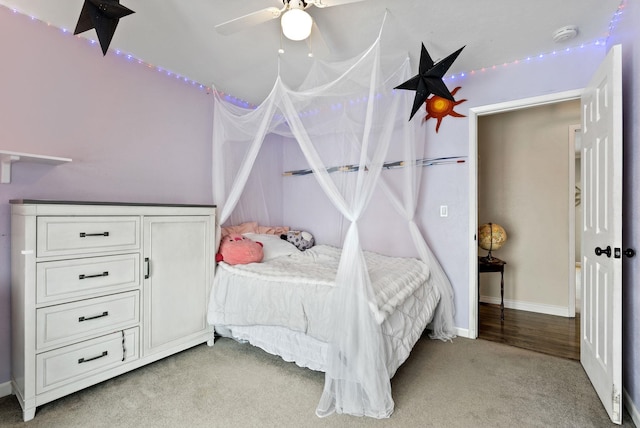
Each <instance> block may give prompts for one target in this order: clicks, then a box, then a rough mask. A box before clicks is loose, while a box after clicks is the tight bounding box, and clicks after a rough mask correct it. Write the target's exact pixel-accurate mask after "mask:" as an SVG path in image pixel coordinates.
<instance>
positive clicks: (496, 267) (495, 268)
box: [478, 257, 507, 321]
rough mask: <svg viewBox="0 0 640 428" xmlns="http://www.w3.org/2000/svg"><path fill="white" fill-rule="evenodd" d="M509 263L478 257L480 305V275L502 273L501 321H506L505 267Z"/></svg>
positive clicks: (492, 258)
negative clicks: (483, 273)
mask: <svg viewBox="0 0 640 428" xmlns="http://www.w3.org/2000/svg"><path fill="white" fill-rule="evenodd" d="M506 264H507V262H505V261H504V260H500V259H498V258H496V257H491V259H487V258H486V257H478V303H480V273H482V272H500V321H504V265H506Z"/></svg>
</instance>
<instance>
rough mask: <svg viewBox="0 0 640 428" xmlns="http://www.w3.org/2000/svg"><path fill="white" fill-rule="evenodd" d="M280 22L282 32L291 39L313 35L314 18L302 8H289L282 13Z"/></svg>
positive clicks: (297, 39)
mask: <svg viewBox="0 0 640 428" xmlns="http://www.w3.org/2000/svg"><path fill="white" fill-rule="evenodd" d="M280 23H281V25H282V33H283V34H284V36H285V37H286V38H287V39H289V40H295V41H299V40H304V39H306V38H307V37H309V35H311V27H312V26H313V19H312V18H311V15H309V14H308V13H307V12H305V11H304V10H302V9H297V8H292V9H289V10H288V11H286V12H285V13H284V14H283V15H282V19H281V20H280Z"/></svg>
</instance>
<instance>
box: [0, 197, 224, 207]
mask: <svg viewBox="0 0 640 428" xmlns="http://www.w3.org/2000/svg"><path fill="white" fill-rule="evenodd" d="M9 203H11V204H14V205H108V206H119V207H181V208H182V207H196V208H216V206H215V205H202V204H160V203H142V202H103V201H61V200H51V199H12V200H10V201H9Z"/></svg>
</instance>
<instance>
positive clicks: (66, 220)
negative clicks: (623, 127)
mask: <svg viewBox="0 0 640 428" xmlns="http://www.w3.org/2000/svg"><path fill="white" fill-rule="evenodd" d="M36 240H37V243H36V248H37V251H36V253H37V256H38V257H47V256H61V255H73V254H88V253H98V252H104V251H126V250H137V249H138V248H140V218H139V217H135V216H132V217H124V216H123V217H38V219H37V232H36Z"/></svg>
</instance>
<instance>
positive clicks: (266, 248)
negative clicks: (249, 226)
mask: <svg viewBox="0 0 640 428" xmlns="http://www.w3.org/2000/svg"><path fill="white" fill-rule="evenodd" d="M242 235H243V236H246V237H247V238H249V239H251V240H252V241H258V242H262V252H263V253H264V256H263V257H262V261H263V262H266V261H267V260H271V259H274V258H276V257H280V256H288V255H291V254H296V253H299V252H300V250H298V248H297V247H296V246H295V245H293V244H292V243H290V242H288V241H285V240H284V239H282V238H280V235H271V234H261V233H243V234H242Z"/></svg>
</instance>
